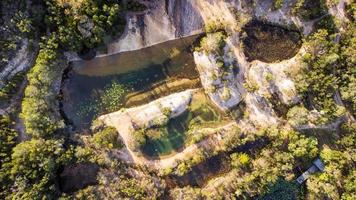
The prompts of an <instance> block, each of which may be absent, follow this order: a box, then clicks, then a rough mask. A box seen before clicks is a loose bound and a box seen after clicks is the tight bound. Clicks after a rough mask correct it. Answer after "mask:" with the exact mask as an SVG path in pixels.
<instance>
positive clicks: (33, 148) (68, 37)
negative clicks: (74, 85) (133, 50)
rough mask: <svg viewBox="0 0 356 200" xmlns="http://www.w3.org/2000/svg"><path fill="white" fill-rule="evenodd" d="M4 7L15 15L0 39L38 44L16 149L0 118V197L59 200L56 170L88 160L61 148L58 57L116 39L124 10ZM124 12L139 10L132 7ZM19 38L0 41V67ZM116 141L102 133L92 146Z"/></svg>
mask: <svg viewBox="0 0 356 200" xmlns="http://www.w3.org/2000/svg"><path fill="white" fill-rule="evenodd" d="M6 6H9V8H11V9H13V10H14V12H18V13H17V14H16V15H14V16H13V20H12V21H11V23H9V24H8V26H6V27H4V30H2V31H1V34H3V35H10V36H22V37H26V38H30V39H31V41H32V40H37V41H39V40H40V41H41V43H40V45H39V47H40V50H39V53H38V56H37V59H36V61H35V65H34V66H33V68H32V69H31V70H30V72H29V73H28V74H27V80H28V86H27V87H26V90H25V92H24V98H23V101H22V109H21V113H20V117H21V118H22V119H23V122H24V125H25V127H24V128H25V130H26V133H27V134H28V135H29V136H30V139H29V140H28V141H24V142H21V143H19V144H17V145H16V138H17V132H16V131H15V130H14V129H13V127H12V126H13V125H12V124H11V121H12V120H13V119H11V120H9V118H8V117H6V116H1V126H0V128H1V130H0V137H1V152H0V155H1V157H0V158H1V165H0V167H1V168H0V182H1V192H0V198H6V199H53V198H56V197H59V196H60V191H59V188H58V185H57V183H56V181H57V180H58V177H57V175H58V174H57V172H58V170H60V167H61V166H63V165H65V164H68V163H69V162H75V161H78V162H80V161H87V160H86V159H87V158H89V157H90V156H89V155H91V154H90V151H88V150H85V149H84V150H82V149H81V148H80V146H79V147H78V149H77V150H74V149H73V148H72V147H69V146H68V145H66V144H65V143H66V139H67V138H65V137H64V136H65V134H63V133H65V129H63V128H64V122H63V121H62V119H61V117H60V115H59V112H58V103H57V93H58V84H59V83H60V77H61V74H62V72H63V69H64V67H65V66H66V62H65V59H64V55H63V52H64V51H68V50H69V51H76V52H79V53H80V54H82V53H83V52H86V51H87V49H92V48H96V47H99V46H100V45H102V44H103V43H104V42H105V41H104V38H107V37H106V36H112V37H117V36H119V35H120V34H121V33H122V31H123V27H124V25H125V21H124V20H123V15H122V14H121V13H122V12H123V10H124V9H123V7H122V5H121V1H117V0H110V1H94V0H84V1H80V2H78V1H74V0H73V1H72V0H63V1H56V0H43V1H42V0H35V1H32V3H31V4H30V5H28V3H27V2H25V1H22V0H19V1H15V2H10V1H4V2H1V8H4V9H5V8H6ZM125 7H127V8H132V9H142V8H143V7H142V6H139V5H138V4H135V3H134V4H132V3H130V4H129V5H125ZM9 17H11V16H9ZM4 19H8V18H6V16H1V20H4ZM2 22H3V21H2ZM13 25H15V26H13ZM16 31H17V33H16ZM18 32H20V33H21V34H18ZM4 38H5V37H4ZM19 39H21V38H14V37H7V39H6V40H3V39H2V38H1V43H0V44H4V45H2V46H3V47H5V49H2V50H1V51H2V52H4V53H5V54H3V53H1V66H3V64H6V61H7V60H8V57H10V55H11V52H10V51H11V50H12V51H13V50H16V49H17V44H19V42H18V41H19ZM7 52H8V53H7ZM5 56H7V57H5ZM17 76H19V77H20V74H19V75H17ZM22 77H23V76H22ZM19 79H20V78H16V77H15V79H13V80H11V82H9V83H8V84H6V86H5V87H4V88H2V89H1V98H2V99H1V101H8V100H9V98H11V97H12V96H11V95H13V94H14V91H16V90H17V87H18V86H19V84H20V83H21V81H22V78H21V79H20V81H18V80H19ZM110 94H111V93H110ZM110 94H109V95H110ZM107 103H110V102H108V101H107ZM13 112H14V113H13V114H16V112H17V111H16V110H15V111H13ZM59 133H61V134H59ZM116 136H117V134H116V132H113V131H112V130H110V129H105V130H102V131H100V132H98V133H97V134H95V135H94V137H93V139H92V141H93V143H94V144H95V146H97V147H102V148H114V147H115V148H118V147H120V145H121V144H120V143H119V142H118V140H117V137H116ZM74 152H75V154H74ZM88 153H89V154H88ZM93 161H94V160H93Z"/></svg>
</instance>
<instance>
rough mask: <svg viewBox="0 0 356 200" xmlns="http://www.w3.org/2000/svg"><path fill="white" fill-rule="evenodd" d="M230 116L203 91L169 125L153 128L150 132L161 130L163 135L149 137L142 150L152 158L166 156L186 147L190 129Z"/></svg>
mask: <svg viewBox="0 0 356 200" xmlns="http://www.w3.org/2000/svg"><path fill="white" fill-rule="evenodd" d="M228 119H229V118H228V117H227V116H226V115H225V114H224V113H222V112H220V111H218V110H217V109H216V108H215V107H214V105H212V104H211V103H210V102H209V101H208V97H207V96H206V95H205V94H204V92H203V91H200V92H197V93H195V94H194V95H193V99H192V102H191V105H190V107H189V110H187V111H186V112H184V113H183V114H181V115H179V116H178V117H176V118H173V119H171V120H169V122H168V124H167V126H165V127H163V128H153V129H150V130H149V131H150V132H156V133H154V134H156V135H157V132H160V133H159V134H158V135H162V136H161V137H159V138H157V139H148V140H147V142H146V144H145V145H144V146H143V147H142V152H143V153H144V154H145V155H146V156H149V157H151V158H158V157H159V158H164V157H165V156H171V155H172V153H174V152H178V151H180V150H182V149H184V145H185V144H186V143H187V142H189V140H190V139H191V138H190V135H189V134H187V133H189V131H190V130H192V129H193V128H195V129H200V128H206V127H212V126H214V125H218V124H221V123H223V122H224V121H227V120H228Z"/></svg>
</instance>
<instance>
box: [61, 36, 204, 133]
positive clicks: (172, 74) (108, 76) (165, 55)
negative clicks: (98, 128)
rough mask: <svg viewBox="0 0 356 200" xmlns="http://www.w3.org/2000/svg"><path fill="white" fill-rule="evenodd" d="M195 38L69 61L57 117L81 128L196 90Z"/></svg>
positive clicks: (197, 80)
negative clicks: (122, 111) (112, 114)
mask: <svg viewBox="0 0 356 200" xmlns="http://www.w3.org/2000/svg"><path fill="white" fill-rule="evenodd" d="M198 37H200V35H195V36H190V37H186V38H180V39H176V40H172V41H168V42H165V43H161V44H157V45H154V46H151V47H147V48H143V49H140V50H135V51H129V52H122V53H118V54H114V55H109V56H105V57H97V58H95V59H93V60H89V61H75V62H72V63H70V66H69V68H68V70H67V72H66V73H65V74H64V76H63V81H62V90H61V93H62V100H61V109H62V113H63V114H64V115H65V118H66V119H67V121H68V122H69V123H71V124H72V125H73V126H74V127H75V128H76V129H79V130H85V129H87V128H88V127H89V126H90V124H91V122H92V120H93V119H95V118H96V117H98V116H99V115H102V114H106V113H110V112H114V111H117V110H119V109H120V108H122V107H132V106H137V105H141V104H144V103H148V102H150V101H152V100H154V99H157V98H159V97H161V96H165V95H168V94H170V93H175V92H179V91H182V90H185V89H188V88H198V87H200V81H199V75H198V72H197V71H196V67H195V63H194V58H193V53H192V44H193V43H194V42H195V41H196V40H197V38H198Z"/></svg>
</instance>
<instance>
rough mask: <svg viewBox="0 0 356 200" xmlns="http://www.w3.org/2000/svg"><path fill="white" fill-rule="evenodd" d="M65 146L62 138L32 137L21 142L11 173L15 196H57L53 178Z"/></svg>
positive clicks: (12, 196)
mask: <svg viewBox="0 0 356 200" xmlns="http://www.w3.org/2000/svg"><path fill="white" fill-rule="evenodd" d="M63 153H64V149H63V146H62V143H61V141H56V140H43V139H32V140H29V141H26V142H22V143H20V144H18V145H17V146H16V147H15V148H14V149H13V153H12V155H11V162H10V163H9V168H10V170H9V173H10V177H11V179H12V180H13V181H14V185H13V186H12V189H11V190H12V191H13V193H12V194H11V198H13V199H43V198H45V199H48V198H52V197H53V196H54V195H55V192H56V189H55V185H54V181H55V180H54V179H55V176H56V171H57V169H58V166H59V164H60V162H61V156H62V154H63Z"/></svg>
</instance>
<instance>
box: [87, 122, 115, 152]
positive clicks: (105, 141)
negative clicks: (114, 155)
mask: <svg viewBox="0 0 356 200" xmlns="http://www.w3.org/2000/svg"><path fill="white" fill-rule="evenodd" d="M92 141H93V143H94V144H95V145H96V146H97V147H98V148H100V147H101V148H108V149H113V148H121V147H122V144H121V143H120V142H119V139H118V133H117V131H116V129H115V128H113V127H105V128H104V129H103V130H101V131H99V132H97V133H95V134H94V135H93V139H92Z"/></svg>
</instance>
